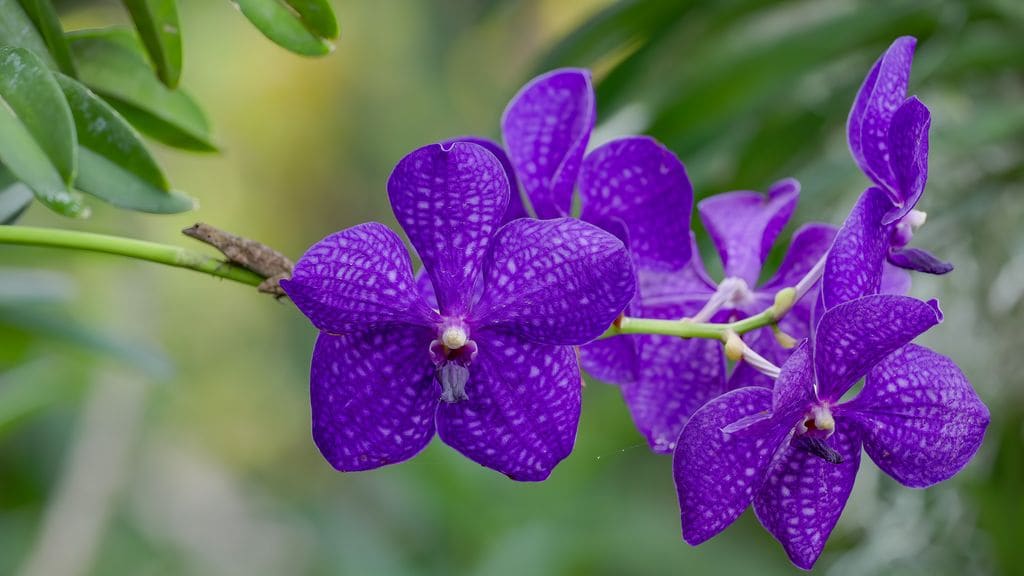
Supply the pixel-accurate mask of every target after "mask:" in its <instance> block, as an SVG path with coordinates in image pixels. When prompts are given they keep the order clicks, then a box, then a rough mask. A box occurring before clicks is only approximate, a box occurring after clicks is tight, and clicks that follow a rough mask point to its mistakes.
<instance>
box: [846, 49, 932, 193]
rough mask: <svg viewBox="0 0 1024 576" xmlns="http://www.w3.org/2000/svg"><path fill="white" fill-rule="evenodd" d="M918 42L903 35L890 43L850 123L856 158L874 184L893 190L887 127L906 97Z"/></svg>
mask: <svg viewBox="0 0 1024 576" xmlns="http://www.w3.org/2000/svg"><path fill="white" fill-rule="evenodd" d="M916 45H917V40H916V39H915V38H913V37H910V36H903V37H900V38H897V39H896V40H895V41H894V42H893V43H892V45H891V46H889V48H888V49H887V50H886V52H885V54H883V55H882V57H881V58H879V59H878V61H877V62H875V65H874V66H873V67H872V68H871V72H869V73H868V76H867V78H865V80H864V84H863V85H862V86H861V88H860V91H859V92H858V93H857V99H856V100H855V101H854V105H853V108H852V109H851V110H850V118H849V121H848V123H847V136H848V138H849V143H850V151H851V152H852V153H853V157H854V160H856V161H857V164H858V165H859V166H860V168H861V170H862V171H863V172H864V173H865V174H867V175H868V177H869V178H871V180H872V181H874V182H875V184H877V185H879V186H882V187H883V188H885V189H886V190H890V191H891V190H895V188H896V186H895V184H896V183H895V179H894V177H893V174H892V170H891V169H890V166H889V161H890V157H889V152H890V150H889V140H888V130H889V125H890V123H891V122H892V117H893V114H895V113H896V110H897V109H898V108H899V107H900V105H902V104H903V101H904V100H905V99H906V97H907V96H906V95H907V85H908V84H909V82H910V66H911V64H912V63H913V60H914V48H915V47H916ZM891 199H892V200H893V201H898V200H899V199H898V198H891Z"/></svg>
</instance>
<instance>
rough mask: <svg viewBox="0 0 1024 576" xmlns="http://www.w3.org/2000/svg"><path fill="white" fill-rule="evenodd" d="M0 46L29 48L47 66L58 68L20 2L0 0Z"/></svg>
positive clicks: (16, 0)
mask: <svg viewBox="0 0 1024 576" xmlns="http://www.w3.org/2000/svg"><path fill="white" fill-rule="evenodd" d="M0 45H6V46H17V47H20V48H28V49H29V50H31V51H32V52H35V53H36V54H38V55H39V57H40V58H42V59H43V61H44V62H46V65H47V66H49V67H51V68H53V67H55V66H56V64H55V63H54V62H53V60H52V59H51V57H50V54H49V53H48V52H47V51H46V41H45V40H43V37H42V36H40V35H39V31H38V30H37V29H36V27H35V26H33V25H32V20H31V19H30V18H29V17H28V14H26V13H25V10H24V9H22V7H21V5H20V4H19V3H18V0H0Z"/></svg>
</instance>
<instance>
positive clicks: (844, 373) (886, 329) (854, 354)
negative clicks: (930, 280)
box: [814, 294, 942, 402]
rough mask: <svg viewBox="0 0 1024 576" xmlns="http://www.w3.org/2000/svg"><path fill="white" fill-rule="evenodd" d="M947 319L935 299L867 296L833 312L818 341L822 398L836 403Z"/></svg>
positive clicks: (817, 364)
mask: <svg viewBox="0 0 1024 576" xmlns="http://www.w3.org/2000/svg"><path fill="white" fill-rule="evenodd" d="M941 321H942V312H941V311H940V310H939V304H938V302H937V301H935V300H930V301H928V302H924V301H922V300H918V299H916V298H910V297H908V296H892V295H888V294H878V295H874V296H864V297H863V298H858V299H856V300H851V301H850V302H845V303H843V304H840V305H839V306H836V307H835V308H831V309H829V310H828V311H827V312H825V314H824V315H823V316H822V318H821V322H820V323H819V324H818V328H817V330H816V332H817V334H816V336H817V337H816V339H815V342H814V371H815V376H816V378H815V379H816V381H817V383H818V398H819V399H821V401H822V402H835V401H837V400H839V399H840V398H841V397H842V396H843V394H845V393H846V391H847V390H849V389H850V387H851V386H853V384H854V383H856V382H857V380H859V379H860V378H861V377H863V376H864V375H865V374H867V372H868V370H869V369H870V368H871V367H872V366H874V365H875V364H877V363H878V362H880V361H881V360H882V359H883V358H885V357H886V356H888V355H889V354H890V353H891V352H892V351H894V350H896V349H897V348H899V347H901V346H903V345H904V344H907V343H909V342H910V341H911V340H913V339H914V338H916V337H917V336H918V335H920V334H921V333H923V332H924V331H926V330H928V329H929V328H931V327H932V326H935V325H936V324H938V323H939V322H941Z"/></svg>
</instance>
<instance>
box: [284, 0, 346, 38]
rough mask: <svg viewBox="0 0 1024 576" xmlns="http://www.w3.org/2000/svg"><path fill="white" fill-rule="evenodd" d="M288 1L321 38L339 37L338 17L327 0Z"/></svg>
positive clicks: (311, 29) (308, 26)
mask: <svg viewBox="0 0 1024 576" xmlns="http://www.w3.org/2000/svg"><path fill="white" fill-rule="evenodd" d="M286 3H287V4H288V6H289V7H291V9H292V10H294V11H295V12H296V13H298V15H299V17H300V18H302V22H303V23H305V25H306V28H309V29H310V31H311V32H313V33H314V34H316V35H318V36H320V37H321V38H337V37H338V34H339V32H340V31H339V30H338V19H337V18H335V17H334V11H333V10H331V5H330V3H329V2H328V1H327V0H286Z"/></svg>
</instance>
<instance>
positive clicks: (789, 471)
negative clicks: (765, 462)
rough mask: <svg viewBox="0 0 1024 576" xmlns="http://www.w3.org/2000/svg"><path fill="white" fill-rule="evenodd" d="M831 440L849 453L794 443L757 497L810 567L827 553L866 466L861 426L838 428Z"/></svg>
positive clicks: (764, 518)
mask: <svg viewBox="0 0 1024 576" xmlns="http://www.w3.org/2000/svg"><path fill="white" fill-rule="evenodd" d="M825 442H826V443H827V444H828V446H829V447H830V448H832V449H833V450H835V451H836V452H838V453H839V455H840V456H841V457H842V458H843V461H842V462H841V463H838V464H833V463H831V462H827V461H825V460H824V459H822V458H820V457H818V456H815V455H812V454H810V453H809V452H806V451H804V450H801V449H799V448H798V447H797V446H796V445H795V444H791V445H790V446H789V447H788V448H786V450H785V452H783V453H782V455H781V457H780V458H778V459H777V460H776V461H775V463H774V464H773V465H772V467H771V469H770V470H769V472H768V477H767V480H765V482H764V485H763V486H761V489H760V490H759V491H758V493H757V496H756V497H755V498H754V512H756V513H757V519H758V520H760V521H761V525H762V526H764V527H765V529H766V530H768V532H770V533H771V535H772V536H774V537H775V539H776V540H778V541H779V543H781V544H782V547H783V548H784V549H785V550H786V554H788V555H789V558H790V560H792V561H793V563H794V564H796V565H797V566H798V567H800V568H803V569H804V570H810V569H811V567H812V566H814V563H815V562H816V561H817V560H818V557H819V556H821V551H822V550H823V549H824V548H825V542H826V541H827V540H828V537H829V535H830V534H831V533H832V529H833V528H835V526H836V522H838V521H839V516H840V515H841V514H842V513H843V508H844V507H845V506H846V500H847V499H848V498H849V497H850V492H851V491H852V490H853V481H854V479H855V478H856V476H857V468H859V467H860V446H861V441H860V437H859V434H858V432H857V429H856V427H852V426H851V427H845V428H842V429H837V430H836V432H835V434H833V435H832V436H831V437H830V438H829V439H828V440H826V441H825Z"/></svg>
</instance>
